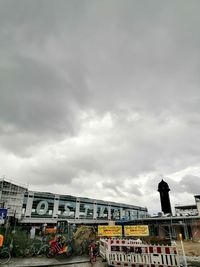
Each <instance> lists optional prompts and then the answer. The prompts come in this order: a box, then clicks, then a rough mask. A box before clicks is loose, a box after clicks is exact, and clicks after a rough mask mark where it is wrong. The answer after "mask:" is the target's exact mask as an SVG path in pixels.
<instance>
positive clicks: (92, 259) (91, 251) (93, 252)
mask: <svg viewBox="0 0 200 267" xmlns="http://www.w3.org/2000/svg"><path fill="white" fill-rule="evenodd" d="M97 254H98V252H97V248H96V245H95V244H93V243H92V244H90V246H89V256H90V262H91V264H94V263H95V262H96V261H97Z"/></svg>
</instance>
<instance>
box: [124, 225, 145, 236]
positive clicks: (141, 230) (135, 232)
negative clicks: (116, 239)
mask: <svg viewBox="0 0 200 267" xmlns="http://www.w3.org/2000/svg"><path fill="white" fill-rule="evenodd" d="M124 235H125V236H149V227H148V225H131V226H124Z"/></svg>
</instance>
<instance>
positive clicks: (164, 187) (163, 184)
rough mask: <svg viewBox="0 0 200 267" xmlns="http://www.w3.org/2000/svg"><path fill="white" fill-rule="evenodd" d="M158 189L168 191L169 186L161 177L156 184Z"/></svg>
mask: <svg viewBox="0 0 200 267" xmlns="http://www.w3.org/2000/svg"><path fill="white" fill-rule="evenodd" d="M158 191H170V188H169V186H168V183H166V182H165V181H164V180H163V179H162V181H161V182H160V183H159V184H158Z"/></svg>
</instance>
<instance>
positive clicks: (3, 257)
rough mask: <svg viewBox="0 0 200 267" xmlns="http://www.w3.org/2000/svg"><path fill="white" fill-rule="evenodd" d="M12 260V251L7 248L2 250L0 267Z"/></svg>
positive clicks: (0, 252) (0, 251) (0, 250)
mask: <svg viewBox="0 0 200 267" xmlns="http://www.w3.org/2000/svg"><path fill="white" fill-rule="evenodd" d="M10 259H11V254H10V250H9V249H8V248H7V247H3V248H0V265H2V264H6V263H8V262H9V261H10Z"/></svg>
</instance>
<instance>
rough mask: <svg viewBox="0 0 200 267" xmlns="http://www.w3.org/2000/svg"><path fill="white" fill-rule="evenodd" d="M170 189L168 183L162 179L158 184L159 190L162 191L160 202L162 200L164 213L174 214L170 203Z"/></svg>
mask: <svg viewBox="0 0 200 267" xmlns="http://www.w3.org/2000/svg"><path fill="white" fill-rule="evenodd" d="M169 191H170V188H169V186H168V184H167V183H166V182H165V181H163V180H162V181H161V182H160V183H159V184H158V192H160V202H161V208H162V211H163V213H165V214H166V213H170V214H172V210H171V204H170V199H169Z"/></svg>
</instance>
